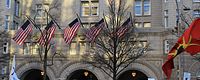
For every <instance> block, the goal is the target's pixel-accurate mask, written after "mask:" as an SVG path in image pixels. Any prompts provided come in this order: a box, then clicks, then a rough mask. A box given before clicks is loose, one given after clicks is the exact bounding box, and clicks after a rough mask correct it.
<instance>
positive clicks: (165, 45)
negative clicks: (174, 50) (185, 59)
mask: <svg viewBox="0 0 200 80" xmlns="http://www.w3.org/2000/svg"><path fill="white" fill-rule="evenodd" d="M164 53H165V54H168V53H169V40H164Z"/></svg>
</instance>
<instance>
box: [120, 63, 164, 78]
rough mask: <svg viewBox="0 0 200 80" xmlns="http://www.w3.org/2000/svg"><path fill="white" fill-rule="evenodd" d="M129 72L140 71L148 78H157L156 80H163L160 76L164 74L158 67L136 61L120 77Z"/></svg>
mask: <svg viewBox="0 0 200 80" xmlns="http://www.w3.org/2000/svg"><path fill="white" fill-rule="evenodd" d="M129 70H138V71H141V72H142V73H144V74H145V75H147V76H148V77H151V78H155V79H156V80H162V77H161V76H162V74H160V73H162V72H161V71H159V70H158V67H156V66H155V65H153V64H150V63H147V62H144V61H135V62H134V63H132V64H130V65H129V66H128V67H127V68H126V69H125V70H124V71H122V72H121V73H120V75H121V74H123V73H124V72H125V71H129Z"/></svg>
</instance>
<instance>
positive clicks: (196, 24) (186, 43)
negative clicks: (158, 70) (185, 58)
mask: <svg viewBox="0 0 200 80" xmlns="http://www.w3.org/2000/svg"><path fill="white" fill-rule="evenodd" d="M199 30H200V18H198V19H196V20H194V21H193V22H192V23H191V24H190V26H189V28H187V29H186V30H185V32H184V33H183V35H182V36H181V37H180V38H179V39H178V41H177V43H176V44H175V45H174V47H173V48H172V49H171V50H170V52H169V53H168V56H167V61H166V62H165V63H164V64H163V66H162V69H163V72H164V73H165V74H166V76H167V79H168V80H169V79H170V76H171V73H172V69H173V68H174V62H173V59H174V58H175V57H176V56H177V55H178V54H180V53H181V52H183V51H186V52H187V53H189V54H190V55H195V54H197V53H198V52H200V35H199V34H200V31H199Z"/></svg>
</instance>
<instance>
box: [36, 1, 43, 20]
mask: <svg viewBox="0 0 200 80" xmlns="http://www.w3.org/2000/svg"><path fill="white" fill-rule="evenodd" d="M36 13H37V18H41V17H42V16H43V15H44V12H43V10H42V4H36Z"/></svg>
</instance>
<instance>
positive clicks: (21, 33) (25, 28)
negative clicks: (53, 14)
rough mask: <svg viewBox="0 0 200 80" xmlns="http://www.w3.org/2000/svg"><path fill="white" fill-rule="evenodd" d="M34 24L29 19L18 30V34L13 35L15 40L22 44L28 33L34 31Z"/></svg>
mask: <svg viewBox="0 0 200 80" xmlns="http://www.w3.org/2000/svg"><path fill="white" fill-rule="evenodd" d="M32 26H33V25H32V24H31V22H30V21H29V20H27V21H26V22H25V23H24V24H23V25H22V26H21V27H20V29H19V30H18V31H17V33H16V35H15V36H14V37H13V40H14V41H15V42H16V43H17V44H18V45H21V44H22V43H24V41H25V39H26V38H27V37H28V34H30V33H31V32H32Z"/></svg>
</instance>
